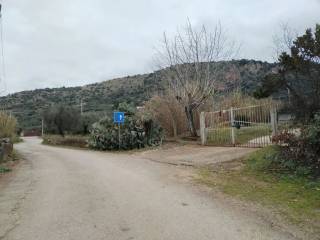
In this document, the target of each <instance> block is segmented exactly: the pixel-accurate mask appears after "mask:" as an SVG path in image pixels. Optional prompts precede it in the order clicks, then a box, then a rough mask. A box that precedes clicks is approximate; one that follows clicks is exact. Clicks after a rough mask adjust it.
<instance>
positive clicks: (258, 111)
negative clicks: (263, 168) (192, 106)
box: [200, 105, 277, 147]
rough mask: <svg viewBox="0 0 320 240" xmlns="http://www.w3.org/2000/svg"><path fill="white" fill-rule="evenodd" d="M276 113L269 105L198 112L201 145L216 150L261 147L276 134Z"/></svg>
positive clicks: (269, 142) (268, 142) (267, 143)
mask: <svg viewBox="0 0 320 240" xmlns="http://www.w3.org/2000/svg"><path fill="white" fill-rule="evenodd" d="M276 119H277V117H276V110H275V107H273V106H272V105H259V106H250V107H243V108H231V109H227V110H222V111H216V112H202V113H201V115H200V134H201V141H202V144H206V145H217V146H239V147H264V146H267V145H270V144H271V143H272V141H271V138H272V136H273V135H274V134H275V133H276V131H277V121H276Z"/></svg>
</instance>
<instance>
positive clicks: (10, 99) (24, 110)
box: [0, 60, 277, 129]
mask: <svg viewBox="0 0 320 240" xmlns="http://www.w3.org/2000/svg"><path fill="white" fill-rule="evenodd" d="M212 64H220V65H219V68H220V69H221V71H220V76H219V81H218V82H217V86H216V87H217V90H218V91H219V92H221V93H224V92H226V91H231V90H233V89H235V88H239V89H241V90H242V91H244V92H247V93H252V92H253V91H254V90H255V89H256V88H257V87H258V86H260V85H261V82H262V80H263V78H264V77H265V76H266V75H267V74H269V73H272V72H275V71H276V69H277V66H276V65H275V64H270V63H267V62H261V61H254V60H233V61H227V62H219V63H212ZM164 71H166V70H160V71H156V72H154V73H150V74H142V75H135V76H127V77H123V78H117V79H112V80H108V81H104V82H100V83H95V84H90V85H85V86H82V87H61V88H45V89H37V90H33V91H23V92H18V93H14V94H10V95H8V96H4V97H1V98H0V107H1V108H3V109H6V110H11V111H12V112H13V114H14V116H15V117H16V118H17V119H18V122H19V125H20V127H21V128H24V129H28V128H39V127H40V125H41V114H42V111H43V110H45V109H47V108H48V107H50V106H52V105H56V104H63V105H65V106H79V111H80V101H81V99H82V100H83V103H84V106H83V110H84V112H106V113H110V112H111V111H112V109H113V108H114V106H117V105H118V104H119V103H120V102H125V101H126V102H130V103H133V104H134V105H137V106H138V105H142V104H143V102H144V101H146V100H148V99H150V98H151V97H152V96H153V95H154V94H158V93H161V92H163V91H165V89H166V88H167V83H166V79H165V77H164V76H166V74H164Z"/></svg>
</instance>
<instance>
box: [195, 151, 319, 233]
mask: <svg viewBox="0 0 320 240" xmlns="http://www.w3.org/2000/svg"><path fill="white" fill-rule="evenodd" d="M276 154H277V148H276V147H274V146H271V147H267V148H264V149H261V150H258V151H256V152H254V153H252V154H251V155H249V157H248V158H247V159H245V160H243V161H242V162H241V163H242V164H243V167H241V168H233V169H230V168H229V169H227V168H223V167H222V168H220V169H218V170H217V169H212V168H202V169H200V170H199V175H198V176H199V177H198V179H197V180H198V181H199V182H201V183H204V184H206V185H207V186H210V187H215V188H218V189H220V190H222V191H223V192H224V193H226V194H229V195H231V196H236V197H239V198H240V199H244V200H249V201H253V202H257V203H261V204H263V205H265V206H267V207H272V208H273V209H275V210H276V211H277V212H280V213H281V214H282V215H283V216H284V217H285V218H287V219H288V220H289V221H291V222H293V223H296V224H299V225H301V226H308V227H312V228H313V229H315V230H316V231H317V232H320V180H319V179H318V180H315V179H309V178H306V177H298V176H296V175H290V174H288V173H287V172H277V171H275V172H273V171H271V170H270V168H269V167H270V165H269V164H270V162H269V159H271V158H272V157H274V156H275V155H276Z"/></svg>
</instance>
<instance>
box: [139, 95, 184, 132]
mask: <svg viewBox="0 0 320 240" xmlns="http://www.w3.org/2000/svg"><path fill="white" fill-rule="evenodd" d="M144 111H145V112H146V113H148V114H150V115H151V118H152V119H154V120H155V121H157V122H159V123H160V125H161V127H162V128H163V129H164V130H165V133H166V135H167V136H173V137H177V136H178V135H181V134H184V133H185V132H186V131H188V126H187V122H186V115H185V112H184V109H183V107H182V106H181V105H180V104H179V103H178V101H177V100H176V99H175V98H174V96H172V95H167V96H154V97H152V98H151V99H150V100H149V101H148V102H147V103H146V104H145V109H144Z"/></svg>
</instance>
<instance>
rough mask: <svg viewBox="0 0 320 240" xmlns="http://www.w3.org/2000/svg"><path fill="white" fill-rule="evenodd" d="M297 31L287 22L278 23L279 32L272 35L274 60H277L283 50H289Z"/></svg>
mask: <svg viewBox="0 0 320 240" xmlns="http://www.w3.org/2000/svg"><path fill="white" fill-rule="evenodd" d="M297 36H298V33H297V31H296V30H295V29H293V28H292V27H291V26H290V25H289V24H288V23H280V26H279V32H278V33H277V34H275V35H273V49H274V60H275V61H278V60H279V59H278V58H279V56H280V55H281V54H282V53H283V52H287V53H288V52H290V50H291V47H292V45H293V41H294V39H296V38H297Z"/></svg>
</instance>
